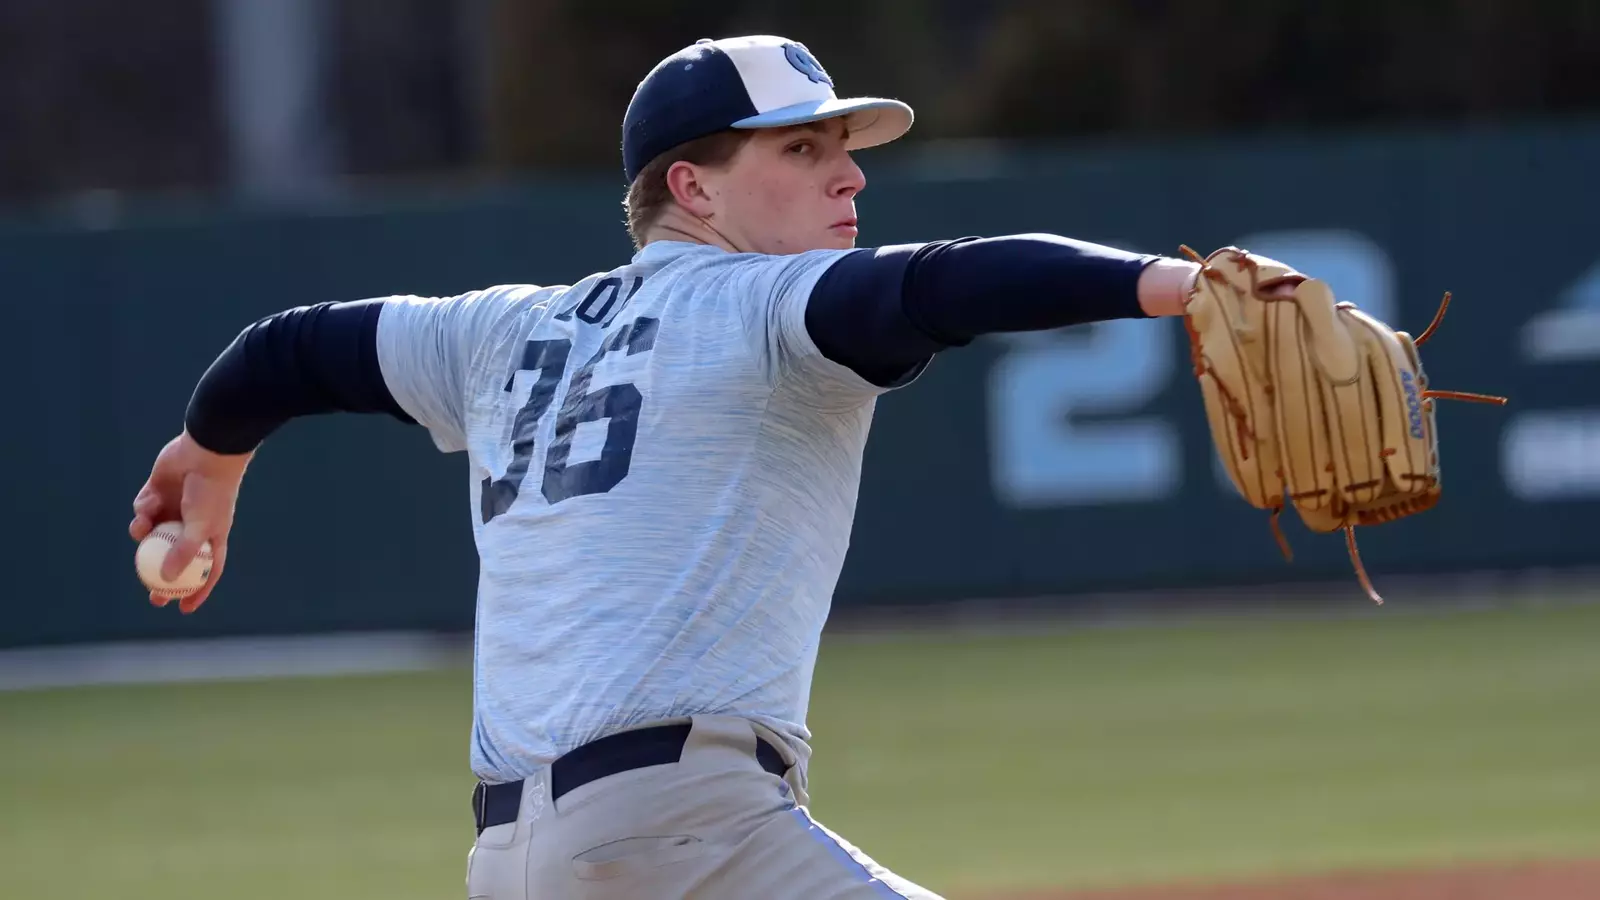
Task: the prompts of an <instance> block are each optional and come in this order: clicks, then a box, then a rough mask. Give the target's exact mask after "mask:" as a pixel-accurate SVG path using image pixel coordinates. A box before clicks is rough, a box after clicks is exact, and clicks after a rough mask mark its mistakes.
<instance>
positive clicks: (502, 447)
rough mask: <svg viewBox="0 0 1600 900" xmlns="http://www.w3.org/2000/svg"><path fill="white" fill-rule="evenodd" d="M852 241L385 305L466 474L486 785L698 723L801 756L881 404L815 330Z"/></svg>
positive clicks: (390, 368) (710, 253)
mask: <svg viewBox="0 0 1600 900" xmlns="http://www.w3.org/2000/svg"><path fill="white" fill-rule="evenodd" d="M844 252H846V251H813V252H809V253H803V254H797V255H791V256H764V255H757V254H734V253H728V252H725V251H723V250H720V249H717V248H714V247H707V246H701V245H697V244H687V243H675V242H658V243H654V244H651V245H649V246H647V247H646V248H645V249H644V250H643V251H641V252H639V253H638V254H637V255H636V256H635V257H634V259H633V261H632V262H631V263H630V264H629V265H627V266H624V267H622V268H619V269H616V270H614V271H611V272H605V273H599V274H595V275H591V276H590V277H588V278H585V279H583V280H582V281H579V282H578V283H576V284H574V285H571V286H561V287H535V286H529V285H519V286H502V287H496V288H491V289H488V290H484V291H478V292H473V293H470V294H466V295H463V296H460V297H454V298H446V299H424V298H393V302H392V303H390V304H388V305H387V306H386V307H385V309H384V312H383V315H382V317H381V319H380V323H379V329H378V358H379V362H380V364H381V366H382V369H383V374H384V378H385V380H386V381H387V383H388V385H389V387H390V390H391V391H392V392H393V394H394V396H395V399H396V401H398V402H399V404H400V406H401V407H402V408H404V409H405V410H406V411H407V412H408V413H409V414H410V415H411V416H413V417H414V418H416V419H417V421H418V422H420V423H421V424H423V425H424V426H426V427H427V428H428V430H429V431H430V432H431V434H432V436H433V439H434V442H435V443H436V444H437V445H438V446H439V448H440V449H441V450H444V451H446V452H454V451H461V450H465V451H467V454H468V458H469V462H470V466H471V472H470V480H471V488H470V491H471V504H472V507H471V515H472V522H473V527H474V531H475V537H476V541H477V548H478V554H479V558H480V565H481V568H480V573H479V580H478V603H477V624H476V654H475V661H474V695H475V696H474V709H473V741H472V766H473V770H474V772H475V773H476V774H477V775H478V776H479V777H480V778H482V779H484V780H486V781H491V782H495V781H506V780H512V779H516V778H523V777H527V776H529V775H531V774H532V773H533V771H534V770H535V769H536V768H537V767H538V766H540V765H541V764H544V763H547V762H549V761H550V760H552V759H554V758H555V757H556V756H558V755H559V754H561V753H564V752H566V751H568V750H571V749H572V748H573V747H575V746H577V745H579V744H581V743H584V742H585V741H588V740H592V739H594V738H596V737H598V736H600V735H602V734H605V733H607V732H610V731H613V730H615V729H618V728H621V727H624V726H629V725H635V724H638V723H642V722H646V721H650V720H653V719H660V718H664V717H675V716H684V715H690V714H731V715H741V716H747V717H749V718H752V719H755V720H757V721H759V722H761V723H763V724H765V725H767V726H768V727H770V728H772V729H774V730H775V731H777V732H778V733H780V734H782V735H784V736H785V737H786V738H787V739H788V740H789V741H790V742H791V744H792V745H793V746H794V749H795V752H796V753H797V754H798V755H799V756H800V757H801V758H802V759H804V758H807V757H808V756H809V746H808V742H809V740H810V733H809V731H808V730H807V728H806V725H805V721H806V707H807V704H808V701H809V698H810V687H811V675H812V668H813V665H814V663H815V660H816V655H817V645H818V641H819V639H820V636H821V632H822V627H823V623H824V620H825V619H826V617H827V614H828V609H829V605H830V602H831V598H832V593H833V589H834V586H835V584H836V582H837V580H838V577H839V571H840V567H841V566H842V564H843V562H844V556H845V550H846V548H847V546H848V544H849V539H850V529H851V524H852V521H853V519H854V516H855V504H856V491H857V484H858V481H859V478H860V473H861V456H862V451H863V448H864V447H865V444H866V439H867V430H868V426H869V424H870V421H871V418H872V412H873V405H874V401H875V398H876V397H877V396H878V394H879V393H881V391H882V389H881V388H877V387H874V386H873V385H871V384H870V383H868V382H866V381H865V380H863V379H862V378H860V377H859V376H857V375H856V374H855V373H853V372H851V371H850V370H849V369H847V368H845V367H843V366H840V365H837V364H835V363H833V362H831V361H829V360H828V359H826V358H825V357H823V356H822V355H821V354H820V353H819V352H818V350H817V348H816V345H815V344H814V343H813V342H812V341H811V338H810V336H809V335H808V333H807V331H806V327H805V321H804V318H805V307H806V302H807V300H808V298H809V296H810V292H811V287H812V285H813V284H815V282H816V280H817V279H818V277H820V276H821V274H822V273H823V272H824V271H825V270H826V269H827V267H828V266H829V265H831V264H832V263H833V262H834V261H835V260H837V259H838V258H839V257H840V256H842V255H843V253H844Z"/></svg>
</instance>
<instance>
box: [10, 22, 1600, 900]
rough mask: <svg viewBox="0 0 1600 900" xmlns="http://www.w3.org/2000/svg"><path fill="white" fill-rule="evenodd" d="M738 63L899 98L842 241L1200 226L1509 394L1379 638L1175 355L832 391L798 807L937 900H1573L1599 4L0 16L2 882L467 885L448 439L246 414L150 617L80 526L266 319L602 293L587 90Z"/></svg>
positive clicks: (1205, 234) (93, 520)
mask: <svg viewBox="0 0 1600 900" xmlns="http://www.w3.org/2000/svg"><path fill="white" fill-rule="evenodd" d="M740 33H777V34H783V35H785V36H788V37H791V38H794V39H797V40H800V41H803V42H804V43H806V44H807V45H808V46H809V48H810V49H811V50H812V51H813V52H814V53H815V55H816V56H817V57H818V58H819V59H820V60H821V61H822V63H823V65H824V66H825V67H826V68H827V69H828V71H829V73H830V74H831V75H832V76H833V78H834V80H835V82H836V84H837V85H838V90H839V92H840V93H841V94H873V95H883V96H891V97H898V98H900V99H903V100H905V101H907V102H908V103H910V104H911V105H912V106H913V107H915V109H916V111H917V123H916V126H915V127H914V129H913V130H912V132H911V134H910V135H908V136H907V137H906V138H905V139H903V140H902V141H899V142H897V143H895V144H892V145H889V146H887V147H882V148H875V149H872V150H868V151H864V152H862V153H860V154H859V156H858V158H859V160H860V162H861V164H862V166H863V168H864V169H865V171H866V173H867V178H868V188H867V190H866V191H865V193H864V194H863V195H862V197H861V200H860V204H859V206H860V210H861V215H862V238H861V240H862V243H863V244H866V245H871V244H879V243H895V242H901V241H917V240H931V239H937V238H948V237H958V236H962V235H971V234H1005V233H1016V232H1027V231H1048V232H1054V233H1058V234H1065V235H1069V236H1073V237H1078V238H1083V239H1087V240H1094V241H1101V242H1105V243H1110V244H1114V245H1117V246H1122V247H1126V248H1129V249H1136V250H1140V251H1146V252H1160V253H1168V254H1176V253H1177V252H1178V246H1179V244H1180V243H1186V244H1188V245H1190V246H1192V247H1195V248H1196V249H1199V250H1201V251H1202V252H1204V251H1205V250H1209V249H1212V248H1214V247H1216V246H1219V245H1222V244H1225V243H1239V244H1242V245H1244V246H1247V247H1248V248H1250V249H1252V250H1256V251H1258V252H1262V253H1266V254H1268V255H1271V256H1275V257H1278V258H1280V259H1283V260H1285V261H1287V262H1289V263H1290V264H1292V265H1295V266H1297V267H1299V268H1301V269H1302V270H1305V271H1308V272H1311V273H1314V274H1317V275H1319V276H1321V277H1323V278H1326V279H1327V280H1328V281H1330V282H1331V283H1332V285H1333V288H1334V290H1335V291H1336V292H1337V293H1338V295H1339V297H1340V298H1341V299H1348V300H1352V301H1354V302H1356V303H1357V304H1358V305H1360V306H1361V307H1363V308H1365V309H1367V310H1369V311H1371V312H1373V313H1374V314H1375V315H1377V316H1379V317H1380V318H1383V319H1385V320H1386V321H1389V322H1392V323H1394V324H1395V325H1396V326H1397V327H1401V328H1406V329H1409V330H1410V331H1411V332H1412V333H1417V332H1418V331H1420V330H1421V329H1422V328H1423V327H1424V326H1426V324H1427V323H1428V321H1429V319H1430V317H1431V316H1432V314H1433V311H1434V309H1435V307H1436V306H1437V304H1438V302H1439V299H1440V296H1441V295H1442V294H1443V293H1444V292H1445V291H1451V292H1452V293H1453V297H1454V302H1453V304H1452V306H1451V312H1450V315H1449V317H1448V318H1447V319H1446V321H1445V323H1444V325H1443V327H1442V329H1441V331H1440V333H1439V334H1438V335H1437V337H1436V338H1435V339H1434V340H1432V341H1431V342H1430V343H1429V344H1428V345H1427V347H1426V348H1425V352H1424V354H1423V356H1424V361H1425V362H1426V364H1427V366H1428V372H1429V375H1430V377H1431V379H1432V381H1433V382H1434V385H1435V386H1437V387H1441V388H1446V389H1456V390H1465V391H1478V392H1488V393H1495V394H1503V395H1507V396H1509V397H1510V401H1511V402H1510V404H1509V405H1508V406H1506V407H1503V408H1499V407H1478V406H1470V405H1443V406H1441V408H1440V409H1439V411H1438V420H1439V425H1440V428H1441V431H1442V433H1443V452H1442V456H1443V476H1444V500H1443V502H1442V503H1441V504H1440V506H1439V507H1437V508H1436V509H1435V510H1434V511H1432V512H1431V513H1429V514H1428V515H1425V516H1418V517H1413V518H1412V519H1407V520H1403V521H1400V522H1397V523H1393V524H1390V525H1385V526H1383V527H1381V528H1374V529H1364V530H1363V531H1362V532H1361V533H1360V534H1359V535H1358V537H1359V539H1360V542H1361V549H1362V556H1363V559H1364V561H1365V563H1366V566H1367V568H1368V570H1369V571H1370V572H1371V573H1372V575H1373V578H1374V580H1375V582H1376V585H1377V588H1378V590H1379V591H1380V593H1382V594H1383V595H1384V597H1385V599H1386V601H1387V602H1386V605H1384V606H1383V607H1374V606H1372V605H1371V603H1370V602H1369V601H1368V600H1367V599H1366V597H1365V596H1364V595H1363V594H1362V592H1361V591H1360V589H1359V587H1358V585H1357V583H1356V580H1355V577H1354V574H1353V572H1352V570H1351V566H1350V562H1349V560H1348V559H1347V557H1346V555H1345V550H1344V547H1343V542H1342V541H1341V540H1340V539H1339V538H1338V537H1337V536H1318V535H1312V534H1310V533H1308V532H1306V531H1305V530H1304V529H1303V528H1301V527H1300V526H1298V524H1297V523H1295V522H1293V521H1291V519H1290V518H1287V517H1286V518H1285V520H1284V524H1285V530H1286V531H1287V533H1288V537H1289V540H1290V543H1291V544H1292V546H1293V547H1294V550H1295V557H1294V560H1293V562H1286V561H1285V560H1284V559H1283V558H1282V557H1281V556H1280V555H1279V553H1278V550H1277V545H1276V544H1275V542H1274V540H1273V538H1272V536H1271V532H1270V530H1269V529H1268V524H1267V521H1266V517H1265V516H1264V515H1263V514H1259V513H1258V512H1257V511H1255V510H1253V509H1251V508H1249V507H1248V506H1246V505H1245V504H1244V503H1243V501H1242V500H1240V499H1239V497H1238V496H1237V495H1236V493H1235V492H1234V491H1233V489H1232V488H1231V487H1230V486H1229V485H1228V484H1227V482H1226V480H1225V477H1224V476H1222V475H1221V473H1220V469H1219V468H1218V467H1217V464H1216V460H1215V459H1214V456H1213V454H1212V452H1211V444H1210V440H1209V438H1208V436H1207V434H1206V423H1205V419H1204V414H1203V411H1202V409H1201V407H1200V404H1199V393H1198V390H1197V388H1196V387H1195V386H1194V383H1193V380H1192V378H1191V377H1190V375H1189V372H1188V370H1187V349H1186V345H1185V343H1184V340H1183V337H1182V334H1181V328H1180V327H1179V325H1177V324H1175V323H1172V322H1131V323H1130V322H1121V323H1106V324H1102V325H1096V326H1092V327H1085V328H1078V329H1072V330H1069V331H1065V332H1061V333H1046V334H1036V335H1027V336H1014V337H1011V338H1007V339H1003V340H1002V339H995V340H984V341H980V342H977V343H976V344H974V345H973V346H971V347H969V348H966V349H963V350H961V351H957V352H952V353H950V354H946V355H945V356H944V357H943V358H941V359H940V360H938V361H937V362H936V363H935V365H934V366H933V367H932V368H931V369H930V370H929V371H928V373H927V374H926V375H925V376H924V377H923V378H922V379H921V380H920V381H919V382H918V383H917V384H916V385H915V386H913V387H912V388H910V389H908V390H904V391H900V392H896V393H895V394H892V395H890V396H889V397H887V398H885V399H884V400H883V401H882V403H881V404H880V407H879V412H878V415H877V418H876V424H875V426H874V432H873V437H872V440H871V443H870V445H869V448H868V455H867V464H866V473H865V477H864V480H863V484H862V487H861V501H860V502H861V505H860V512H859V516H858V519H857V523H856V529H855V532H854V539H853V543H852V549H851V553H850V557H849V559H848V561H847V564H846V569H845V573H844V576H843V578H842V579H841V582H840V585H839V588H838V592H837V595H836V601H835V613H834V618H833V620H832V623H831V625H830V630H829V633H828V635H827V636H826V638H825V640H824V644H823V650H822V660H821V662H820V664H819V672H818V676H817V677H818V681H817V686H816V690H815V693H814V696H813V701H812V703H813V705H812V723H811V724H812V727H813V729H814V730H815V732H816V735H817V737H816V746H817V752H818V756H817V761H816V765H815V769H814V772H813V776H812V777H813V784H814V786H815V794H816V812H817V813H818V815H819V817H820V818H822V819H823V821H825V822H827V823H829V824H830V825H831V826H833V827H834V828H835V829H836V830H839V831H842V832H843V833H844V834H845V835H846V836H847V837H849V838H850V839H851V840H852V841H854V842H856V843H857V844H859V845H861V846H862V847H863V848H864V849H866V850H867V851H868V852H869V853H872V854H873V855H875V856H876V857H878V858H879V859H880V860H881V861H883V862H885V863H886V864H888V865H890V866H892V867H894V868H896V869H899V870H902V871H903V873H904V874H906V875H908V876H910V877H912V878H915V879H917V880H919V881H921V882H923V883H924V884H926V885H928V886H929V887H931V888H934V889H936V890H940V891H942V892H945V893H947V894H948V895H949V896H951V897H1010V898H1017V897H1022V896H1024V895H1025V894H1024V892H1031V893H1026V896H1029V897H1036V898H1037V897H1046V896H1051V897H1055V896H1069V895H1070V896H1074V897H1087V896H1091V895H1090V894H1089V893H1087V892H1090V891H1096V892H1104V893H1094V894H1093V896H1096V897H1102V896H1104V897H1113V896H1114V897H1125V898H1132V897H1146V898H1153V897H1169V898H1176V897H1190V896H1193V897H1199V896H1206V897H1222V896H1227V897H1230V898H1231V897H1256V896H1260V897H1275V898H1282V897H1289V898H1293V897H1312V896H1316V897H1332V896H1337V897H1351V898H1356V900H1368V898H1387V897H1402V896H1403V897H1421V898H1427V897H1441V898H1443V897H1468V896H1470V897H1474V898H1489V897H1496V898H1498V897H1517V898H1532V900H1550V898H1556V900H1565V898H1569V897H1571V898H1578V897H1587V898H1593V897H1600V864H1596V863H1595V862H1592V861H1590V862H1586V860H1595V859H1600V761H1597V760H1596V758H1595V756H1594V752H1593V747H1594V746H1595V745H1596V741H1597V740H1600V727H1597V725H1596V721H1595V718H1596V711H1597V709H1600V705H1597V704H1600V701H1597V699H1596V698H1597V697H1600V641H1597V638H1596V634H1597V632H1596V629H1597V628H1600V606H1597V605H1595V604H1593V603H1592V601H1593V599H1595V597H1597V596H1600V590H1597V589H1596V574H1595V573H1596V571H1597V567H1596V564H1597V563H1600V538H1597V535H1600V241H1597V237H1600V203H1597V201H1600V165H1597V164H1600V4H1597V3H1596V2H1594V0H1519V2H1513V0H1409V2H1378V0H1342V2H1340V3H1336V4H1334V3H1309V2H1268V0H1190V2H1184V3H1179V2H1168V0H1123V2H1110V0H1055V2H1047V0H1037V2H1022V0H1011V2H1007V0H988V2H985V0H964V2H957V0H920V2H919V0H852V2H849V3H845V2H839V0H816V2H812V3H809V4H804V5H797V4H788V3H774V2H766V0H737V2H736V0H729V2H724V3H718V4H707V3H695V4H690V3H686V2H680V0H653V2H634V0H628V2H592V0H591V2H581V3H580V2H575V0H383V2H379V0H164V2H162V3H157V4H126V3H118V2H112V0H70V2H53V3H47V2H44V0H3V2H0V289H3V290H4V291H5V293H6V295H7V297H8V300H9V303H8V304H7V308H8V311H9V312H8V317H9V318H8V321H10V322H11V329H10V330H11V333H12V335H13V337H12V339H11V340H10V341H9V342H8V344H7V348H6V351H5V353H4V354H3V355H0V360H3V361H0V367H3V368H0V371H3V372H4V374H5V375H6V378H7V381H8V383H11V384H12V385H13V386H14V388H13V390H12V391H10V392H9V394H8V398H7V400H8V405H9V407H10V409H11V415H10V417H9V420H10V421H11V422H12V425H11V426H10V428H9V431H8V435H9V438H8V440H6V441H5V442H4V444H3V449H0V454H3V455H0V459H3V460H4V462H5V465H6V469H7V470H8V471H10V472H11V473H12V476H11V477H10V478H9V479H7V486H6V488H5V490H6V492H7V501H8V503H7V506H8V508H10V509H12V510H14V511H15V512H16V513H17V514H19V515H16V516H15V519H16V520H17V521H16V522H15V523H14V524H13V526H12V527H11V528H10V529H8V531H7V538H8V539H7V541H6V542H5V547H6V549H5V553H6V559H7V561H8V562H9V563H10V565H11V568H12V569H13V571H15V572H17V573H18V575H19V578H18V579H16V580H14V581H13V582H12V584H11V585H10V589H9V591H8V592H7V593H8V596H9V598H10V601H11V602H10V603H9V604H7V607H6V613H5V615H4V616H3V617H0V809H3V810H4V811H5V813H6V815H4V816H0V897H24V896H58V897H73V898H76V897H85V898H87V897H99V896H108V895H113V894H114V895H116V896H122V897H133V898H140V897H161V898H179V897H214V896H229V897H241V898H257V897H262V898H265V897H290V896H292V897H299V898H320V897H348V896H373V897H378V896H382V897H388V898H412V897H415V898H423V897H456V896H464V890H463V889H462V880H463V879H464V875H465V868H464V865H465V859H466V851H467V848H468V847H469V846H470V843H471V838H472V830H471V818H470V815H469V810H468V792H469V791H470V788H471V777H470V773H469V772H468V771H467V736H468V735H467V729H468V727H469V725H470V716H471V708H470V702H471V679H470V670H469V668H468V666H469V662H470V658H469V656H468V655H467V654H469V652H470V644H471V628H472V623H473V600H474V598H473V587H474V583H475V577H476V568H475V557H474V554H473V548H472V544H471V533H470V528H469V521H470V520H469V518H468V516H469V515H470V514H471V510H470V509H469V508H468V506H467V494H466V486H467V482H466V473H464V472H463V470H462V459H461V458H458V457H453V456H443V455H440V454H438V453H436V452H435V451H434V450H433V448H432V445H431V444H430V443H429V442H428V440H427V438H426V437H425V436H424V435H422V434H421V432H419V431H416V430H414V429H408V428H406V427H404V426H401V425H399V424H398V423H393V422H388V421H386V420H378V419H371V418H361V417H324V418H318V419H312V420H304V421H298V422H295V423H293V424H292V425H291V426H289V427H288V428H286V429H284V430H283V431H282V432H281V433H280V434H279V435H278V436H276V437H275V438H274V439H273V440H272V442H270V443H269V445H268V446H267V448H266V449H265V450H264V451H263V452H262V453H261V454H260V456H259V457H258V459H257V460H256V461H255V463H254V464H253V465H252V469H251V477H250V478H248V479H247V480H246V484H245V489H244V493H243V496H242V498H241V504H240V514H239V522H238V525H237V527H236V529H235V532H234V538H233V541H232V551H231V556H230V562H229V572H228V579H227V580H226V581H225V582H224V583H223V586H222V587H221V589H220V590H219V591H218V592H217V593H216V595H215V596H214V597H213V599H212V600H211V602H210V603H209V604H208V605H207V606H206V608H205V609H204V610H203V611H202V613H201V614H199V615H196V616H192V617H180V616H178V614H177V613H176V610H175V608H169V609H167V610H155V609H152V608H151V607H149V606H148V604H146V603H145V602H144V593H143V592H142V591H141V590H140V588H139V586H138V583H137V581H136V580H135V579H134V577H133V571H132V565H131V564H132V553H133V546H132V544H131V543H130V542H129V541H128V539H127V535H126V530H125V527H126V523H127V521H128V519H129V518H130V517H131V512H130V510H129V503H130V502H131V500H132V497H133V494H134V492H135V491H136V490H137V489H138V487H139V486H140V484H141V483H142V481H143V479H144V477H145V475H146V474H147V473H148V469H149V465H150V462H151V460H152V459H153V458H154V455H155V453H156V452H157V450H159V448H160V447H161V445H162V444H163V443H164V442H165V441H166V440H168V439H169V438H170V437H171V436H172V435H173V434H174V433H176V431H177V430H178V429H179V428H180V427H181V419H182V412H183V407H184V404H185V403H186V401H187V399H188V395H189V391H190V390H191V388H192V386H193V384H194V382H195V380H196V379H197V378H198V377H199V376H200V374H201V373H202V372H203V371H204V369H205V367H206V366H207V365H208V364H209V363H210V361H211V360H212V359H213V358H214V357H215V355H216V354H217V353H218V352H220V350H221V349H222V348H223V346H225V345H226V343H227V342H228V341H229V340H231V339H232V337H233V336H234V335H235V334H236V333H237V332H238V331H239V330H240V329H241V328H242V327H244V326H245V325H246V324H248V323H249V322H251V321H253V320H254V319H255V318H257V317H259V316H262V315H266V314H268V313H271V312H275V311H277V310H280V309H283V308H286V307H289V306H296V305H301V304H306V303H315V302H320V301H324V300H341V299H356V298H360V297H369V296H384V295H389V294H424V295H430V294H431V295H443V294H455V293H460V292H464V291H467V290H472V289H475V288H479V287H483V286H487V285H492V284H498V283H508V282H516V283H540V284H563V283H571V282H572V281H575V280H577V279H579V278H581V277H583V276H584V275H586V274H588V273H590V272H593V271H597V270H602V269H607V268H611V267H613V266H615V265H618V264H620V262H622V261H623V260H624V259H626V257H627V256H628V255H629V254H630V253H631V247H630V245H629V242H628V238H627V235H626V233H625V231H624V228H623V215H622V207H621V200H622V196H623V192H624V190H625V187H626V185H625V184H624V182H623V179H622V173H621V161H620V154H619V141H620V123H621V118H622V113H623V110H624V108H625V107H626V104H627V102H628V98H629V96H630V94H631V92H632V90H633V87H634V86H635V85H636V84H637V82H638V81H639V79H640V78H641V77H642V76H643V75H644V73H645V72H646V71H647V70H648V69H649V68H650V66H652V65H653V64H654V63H655V62H656V61H657V60H658V59H660V58H661V57H662V56H665V55H667V54H669V53H671V52H673V51H674V50H676V49H678V48H679V47H681V46H683V45H685V44H688V43H690V42H692V41H694V40H695V39H697V38H701V37H708V36H709V37H719V36H728V35H733V34H740ZM23 516H26V517H27V519H26V520H25V519H24V518H23ZM24 521H26V527H23V523H24ZM1244 882H1252V883H1259V884H1257V886H1256V887H1252V888H1244V887H1225V888H1219V889H1216V890H1217V891H1220V892H1216V893H1201V892H1202V891H1204V890H1206V888H1204V887H1203V885H1207V884H1213V885H1214V884H1228V885H1234V884H1240V883H1244ZM1251 891H1259V893H1252V892H1251ZM1317 891H1322V893H1315V892H1317ZM1074 892H1075V893H1074Z"/></svg>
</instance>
